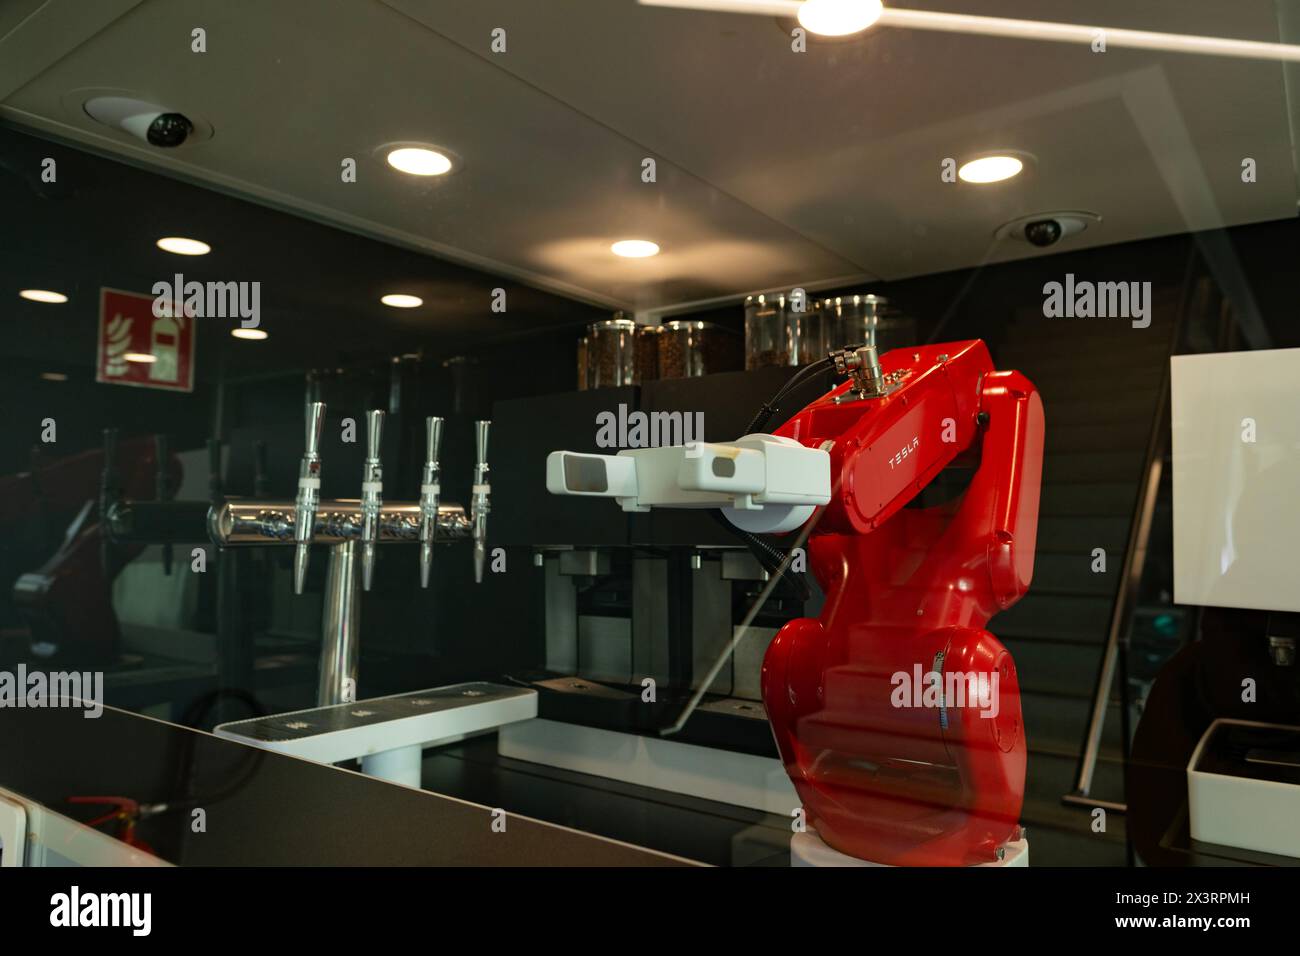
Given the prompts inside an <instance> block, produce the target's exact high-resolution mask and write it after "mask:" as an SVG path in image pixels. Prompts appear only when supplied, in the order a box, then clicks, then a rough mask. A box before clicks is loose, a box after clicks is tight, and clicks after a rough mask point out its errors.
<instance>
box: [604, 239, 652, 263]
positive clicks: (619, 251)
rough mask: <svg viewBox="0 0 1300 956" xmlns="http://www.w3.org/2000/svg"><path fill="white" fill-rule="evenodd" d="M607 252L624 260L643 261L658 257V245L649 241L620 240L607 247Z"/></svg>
mask: <svg viewBox="0 0 1300 956" xmlns="http://www.w3.org/2000/svg"><path fill="white" fill-rule="evenodd" d="M609 251H610V252H612V253H614V255H616V256H622V257H623V258H624V259H645V258H646V257H647V256H657V255H659V244H658V243H655V242H651V241H650V240H649V239H620V240H619V241H618V242H616V243H614V244H613V245H612V246H610V247H609Z"/></svg>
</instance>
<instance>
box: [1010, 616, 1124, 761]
mask: <svg viewBox="0 0 1300 956" xmlns="http://www.w3.org/2000/svg"><path fill="white" fill-rule="evenodd" d="M993 633H994V634H997V633H998V632H997V631H993ZM998 637H999V639H1000V640H1001V641H1002V643H1003V644H1004V645H1005V646H1006V649H1007V650H1008V651H1010V652H1011V656H1012V657H1013V658H1015V661H1016V674H1017V675H1018V676H1019V678H1020V690H1021V693H1024V694H1029V693H1033V694H1041V695H1047V696H1054V695H1055V696H1062V695H1063V696H1071V697H1075V698H1079V697H1086V696H1087V695H1089V694H1091V693H1092V689H1093V681H1094V680H1096V675H1097V668H1098V666H1100V664H1101V646H1100V645H1098V644H1061V643H1051V644H1049V643H1047V642H1045V641H1034V640H1026V639H1025V638H1022V637H1012V636H1003V635H1000V634H999V635H998ZM1077 745H1078V741H1074V742H1073V743H1072V744H1071V745H1070V746H1071V747H1075V746H1077Z"/></svg>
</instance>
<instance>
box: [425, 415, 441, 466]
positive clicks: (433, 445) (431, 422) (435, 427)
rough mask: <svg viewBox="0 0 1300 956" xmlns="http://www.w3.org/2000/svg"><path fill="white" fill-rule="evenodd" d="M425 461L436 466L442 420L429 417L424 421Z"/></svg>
mask: <svg viewBox="0 0 1300 956" xmlns="http://www.w3.org/2000/svg"><path fill="white" fill-rule="evenodd" d="M424 447H425V461H427V462H432V463H433V464H434V465H437V464H438V454H439V452H440V451H441V450H442V419H441V418H439V417H438V416H437V415H430V416H429V417H428V418H426V419H425V420H424Z"/></svg>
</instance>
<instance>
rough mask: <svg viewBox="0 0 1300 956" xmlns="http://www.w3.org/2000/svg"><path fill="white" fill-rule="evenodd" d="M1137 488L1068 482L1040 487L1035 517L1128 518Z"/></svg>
mask: <svg viewBox="0 0 1300 956" xmlns="http://www.w3.org/2000/svg"><path fill="white" fill-rule="evenodd" d="M1136 500H1137V486H1136V485H1134V484H1132V483H1130V482H1124V481H1097V482H1071V481H1059V482H1051V483H1048V484H1045V485H1043V491H1042V498H1041V499H1040V501H1039V504H1038V513H1039V515H1040V516H1042V517H1066V516H1081V515H1089V516H1095V515H1110V516H1112V517H1113V516H1115V515H1131V514H1132V513H1133V505H1134V503H1135V502H1136Z"/></svg>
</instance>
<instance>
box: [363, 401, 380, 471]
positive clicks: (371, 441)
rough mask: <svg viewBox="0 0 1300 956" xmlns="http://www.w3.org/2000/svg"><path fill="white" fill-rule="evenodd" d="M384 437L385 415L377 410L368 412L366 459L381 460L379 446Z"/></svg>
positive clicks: (373, 409)
mask: <svg viewBox="0 0 1300 956" xmlns="http://www.w3.org/2000/svg"><path fill="white" fill-rule="evenodd" d="M383 437H384V413H383V412H382V411H380V410H379V409H377V408H372V409H371V410H370V411H368V412H366V457H367V458H369V459H372V460H377V459H378V458H379V444H380V442H381V441H382V440H383Z"/></svg>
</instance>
